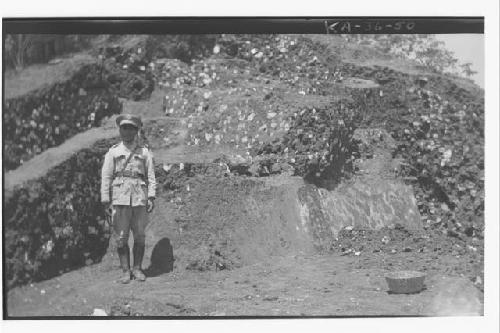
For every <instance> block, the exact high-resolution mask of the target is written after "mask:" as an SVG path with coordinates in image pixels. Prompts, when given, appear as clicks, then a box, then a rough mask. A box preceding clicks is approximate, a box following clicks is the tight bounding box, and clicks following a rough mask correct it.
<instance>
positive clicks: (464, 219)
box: [393, 88, 484, 238]
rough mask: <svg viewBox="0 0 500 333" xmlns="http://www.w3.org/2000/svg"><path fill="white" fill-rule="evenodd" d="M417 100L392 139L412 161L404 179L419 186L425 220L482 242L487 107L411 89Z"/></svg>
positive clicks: (475, 102)
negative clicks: (485, 114) (485, 108)
mask: <svg viewBox="0 0 500 333" xmlns="http://www.w3.org/2000/svg"><path fill="white" fill-rule="evenodd" d="M409 93H410V94H412V98H413V100H414V103H413V107H412V108H410V109H409V114H408V115H407V117H406V119H405V122H404V125H403V124H402V126H401V127H399V128H396V129H394V131H393V135H394V137H395V138H396V139H397V140H400V141H401V143H400V145H399V147H398V151H397V154H400V155H401V156H404V157H405V158H406V160H407V161H408V162H409V163H408V165H406V166H405V167H404V168H403V170H402V174H403V175H405V176H409V177H414V178H410V179H412V180H413V183H417V184H418V189H419V190H418V191H417V200H418V201H419V205H420V211H421V213H422V215H423V218H424V219H425V220H427V221H428V222H429V223H431V224H433V225H435V226H439V227H444V228H445V229H446V230H447V233H448V234H449V235H450V236H456V237H463V236H468V237H480V238H482V237H483V232H484V104H483V103H484V102H482V101H480V100H475V101H474V100H469V101H468V102H465V103H463V102H456V101H453V100H445V99H444V98H443V97H441V95H440V94H438V93H435V92H433V91H432V90H428V89H423V88H410V89H409Z"/></svg>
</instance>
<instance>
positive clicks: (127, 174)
mask: <svg viewBox="0 0 500 333" xmlns="http://www.w3.org/2000/svg"><path fill="white" fill-rule="evenodd" d="M116 177H127V178H140V179H143V180H144V178H145V177H144V175H143V174H141V173H139V172H136V171H128V170H125V171H120V172H117V173H115V178H116Z"/></svg>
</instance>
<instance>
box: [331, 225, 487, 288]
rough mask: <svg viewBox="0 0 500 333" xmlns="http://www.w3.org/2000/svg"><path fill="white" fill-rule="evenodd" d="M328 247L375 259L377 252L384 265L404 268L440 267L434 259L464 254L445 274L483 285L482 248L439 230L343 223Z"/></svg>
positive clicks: (350, 254)
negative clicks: (376, 228) (462, 261)
mask: <svg viewBox="0 0 500 333" xmlns="http://www.w3.org/2000/svg"><path fill="white" fill-rule="evenodd" d="M329 251H330V252H336V253H339V254H341V255H343V256H353V257H360V258H367V257H370V258H374V260H375V261H376V259H375V258H377V256H381V257H382V258H384V260H383V264H387V265H388V266H389V267H388V269H394V268H395V267H394V266H396V265H397V266H401V265H403V267H406V268H404V269H412V270H418V269H421V270H424V271H428V272H431V271H440V270H442V268H443V267H442V266H443V265H444V264H443V262H441V261H440V260H438V259H441V260H450V259H445V258H446V257H454V258H457V259H460V258H466V260H465V262H466V264H465V265H458V266H455V267H450V268H449V270H450V271H449V274H450V275H462V276H466V277H468V278H469V279H470V280H471V281H472V282H473V283H474V285H476V287H478V288H479V289H480V290H483V288H484V283H483V280H484V267H483V265H482V263H483V261H484V248H483V247H482V246H481V242H479V241H475V242H473V243H467V242H465V241H462V240H457V239H454V238H450V237H447V236H446V235H442V234H439V233H429V232H427V231H417V230H411V231H410V230H406V229H405V228H404V227H402V226H401V225H397V224H396V225H393V226H389V227H386V228H382V229H380V230H364V229H359V228H353V227H346V228H344V229H342V230H341V231H340V232H339V233H338V235H337V237H336V238H335V239H333V240H332V242H331V244H330V248H329ZM401 256H404V257H405V259H404V261H406V262H405V263H401ZM362 260H363V259H360V262H361V261H362ZM462 260H463V259H462ZM421 265H422V266H421ZM446 265H447V266H450V265H449V263H447V264H446ZM391 266H392V267H391ZM402 269H403V268H402Z"/></svg>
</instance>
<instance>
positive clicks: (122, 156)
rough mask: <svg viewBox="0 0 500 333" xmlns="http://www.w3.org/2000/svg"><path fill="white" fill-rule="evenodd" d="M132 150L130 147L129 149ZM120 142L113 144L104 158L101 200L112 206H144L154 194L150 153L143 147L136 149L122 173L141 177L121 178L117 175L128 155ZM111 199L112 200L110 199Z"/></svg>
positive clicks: (154, 183) (154, 187)
mask: <svg viewBox="0 0 500 333" xmlns="http://www.w3.org/2000/svg"><path fill="white" fill-rule="evenodd" d="M132 149H133V148H132ZM130 153H131V150H129V149H128V148H127V147H126V146H125V145H124V144H123V142H121V143H119V144H116V145H114V146H113V147H111V148H110V149H109V151H108V152H107V153H106V155H105V156H104V163H103V166H102V172H101V201H102V202H110V201H111V202H112V204H113V205H126V206H146V204H147V200H148V198H154V197H155V194H156V179H155V171H154V164H153V154H152V153H151V151H150V150H149V149H148V148H146V147H137V148H136V149H135V151H134V155H133V156H132V158H131V159H130V160H129V162H128V164H127V167H126V168H125V171H126V172H128V173H132V174H137V175H139V176H140V178H135V177H134V178H132V177H120V176H118V175H117V173H119V172H121V171H122V170H123V166H124V164H125V162H126V161H127V158H128V156H129V155H130ZM110 199H111V200H110Z"/></svg>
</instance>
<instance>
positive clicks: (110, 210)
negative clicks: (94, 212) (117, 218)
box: [102, 201, 113, 217]
mask: <svg viewBox="0 0 500 333" xmlns="http://www.w3.org/2000/svg"><path fill="white" fill-rule="evenodd" d="M102 205H103V206H104V212H105V213H106V215H107V216H109V217H112V216H113V205H112V204H111V202H109V201H106V202H103V203H102Z"/></svg>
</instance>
